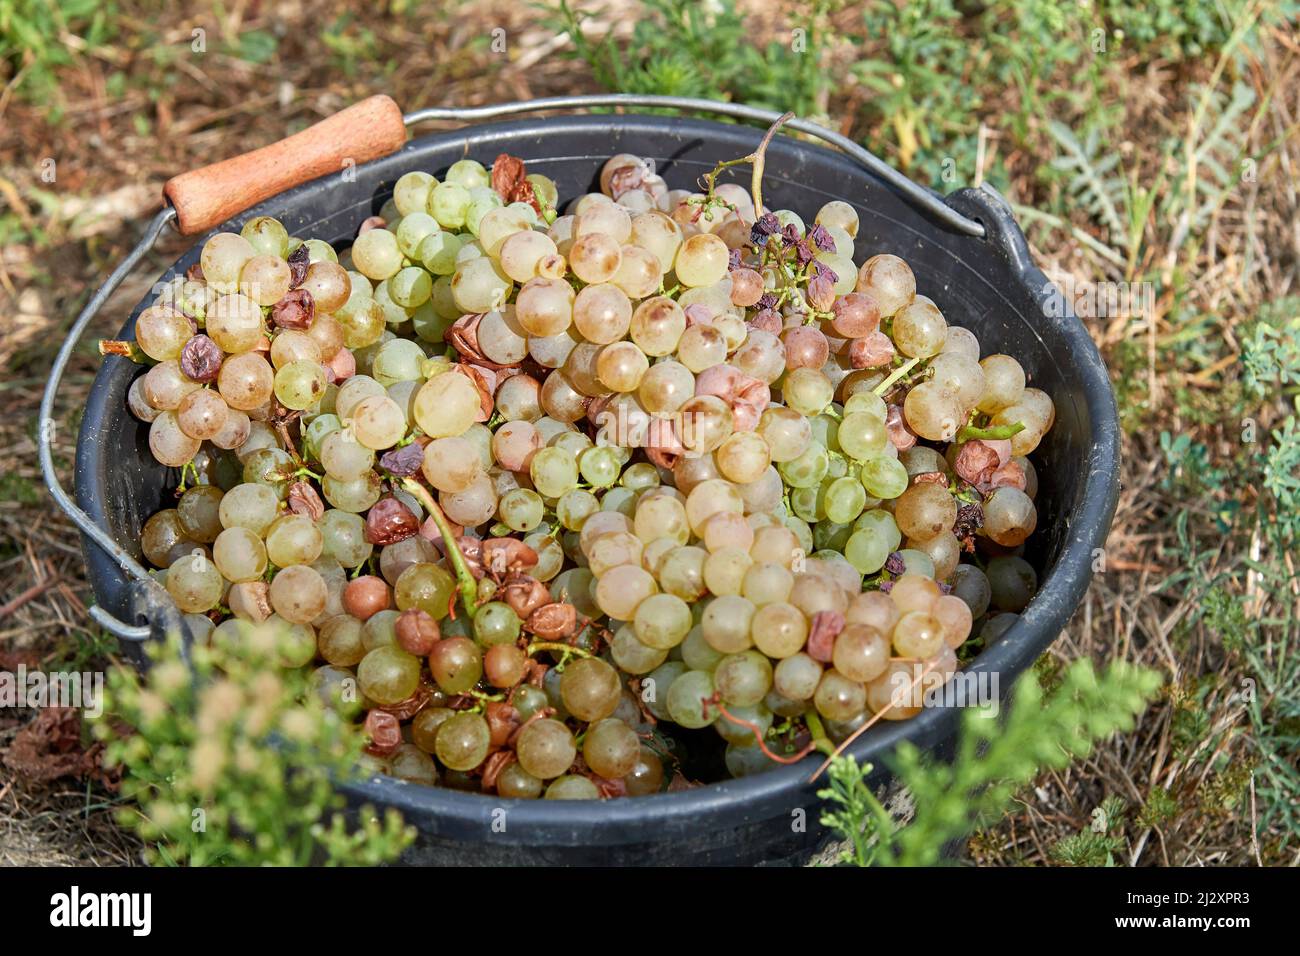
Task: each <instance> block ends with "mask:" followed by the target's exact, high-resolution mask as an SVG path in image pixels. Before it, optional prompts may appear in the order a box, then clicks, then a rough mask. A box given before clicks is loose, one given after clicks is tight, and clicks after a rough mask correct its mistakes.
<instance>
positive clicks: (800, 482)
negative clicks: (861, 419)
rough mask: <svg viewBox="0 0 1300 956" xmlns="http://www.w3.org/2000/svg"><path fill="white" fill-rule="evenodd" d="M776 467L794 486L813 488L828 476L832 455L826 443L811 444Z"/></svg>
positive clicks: (787, 481)
mask: <svg viewBox="0 0 1300 956" xmlns="http://www.w3.org/2000/svg"><path fill="white" fill-rule="evenodd" d="M776 468H777V471H779V472H780V473H781V477H782V478H784V479H785V482H786V484H788V485H790V486H791V487H792V488H812V487H815V486H816V485H818V484H820V483H821V480H822V479H823V478H824V477H826V472H827V470H828V469H829V468H830V455H829V453H828V452H827V450H826V447H825V446H824V445H819V444H809V445H808V446H807V447H806V448H805V449H804V450H803V452H802V453H801V454H800V455H798V456H797V457H795V458H792V459H790V460H789V461H783V462H780V463H779V464H778V465H777V466H776ZM868 490H870V489H868Z"/></svg>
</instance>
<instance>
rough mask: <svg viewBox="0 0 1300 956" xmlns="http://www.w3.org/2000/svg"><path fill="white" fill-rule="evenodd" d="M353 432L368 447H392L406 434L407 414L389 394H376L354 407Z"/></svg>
mask: <svg viewBox="0 0 1300 956" xmlns="http://www.w3.org/2000/svg"><path fill="white" fill-rule="evenodd" d="M352 432H353V434H354V435H356V438H357V441H359V442H360V443H361V444H362V445H365V446H366V447H367V448H373V449H375V450H376V451H377V450H379V449H382V448H392V447H393V446H394V445H396V444H397V443H398V442H399V441H401V440H402V438H404V437H405V435H406V415H405V414H404V413H403V412H402V409H401V407H400V406H398V404H397V403H396V402H395V401H393V400H392V399H391V398H389V397H388V396H387V395H374V396H371V397H370V398H366V399H363V400H362V401H361V402H360V403H358V404H357V406H356V407H355V408H353V409H352Z"/></svg>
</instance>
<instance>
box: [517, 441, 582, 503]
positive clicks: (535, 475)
mask: <svg viewBox="0 0 1300 956" xmlns="http://www.w3.org/2000/svg"><path fill="white" fill-rule="evenodd" d="M528 473H529V476H530V477H531V478H532V480H533V487H534V488H536V489H537V491H538V492H539V493H540V494H542V495H544V496H545V497H547V498H558V497H559V496H560V495H562V494H564V493H565V492H566V491H568V490H569V489H571V488H573V487H575V486H576V485H577V484H578V463H577V462H576V461H574V459H573V456H572V455H571V454H568V453H567V452H565V451H564V450H563V449H560V448H543V449H542V450H541V451H539V452H538V453H537V454H535V455H534V456H533V460H532V462H531V463H530V464H529V466H528Z"/></svg>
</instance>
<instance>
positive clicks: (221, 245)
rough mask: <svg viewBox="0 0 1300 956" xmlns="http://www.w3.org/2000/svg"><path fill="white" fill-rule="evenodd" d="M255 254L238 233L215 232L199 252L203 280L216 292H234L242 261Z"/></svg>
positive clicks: (237, 284)
mask: <svg viewBox="0 0 1300 956" xmlns="http://www.w3.org/2000/svg"><path fill="white" fill-rule="evenodd" d="M256 254H257V251H256V250H255V249H254V248H253V244H252V243H250V242H249V241H248V240H247V239H245V238H244V237H243V236H241V235H239V234H238V233H234V232H219V233H217V234H216V235H215V236H213V237H212V238H211V239H209V240H208V241H207V242H205V243H204V244H203V251H202V252H201V253H200V254H199V265H200V267H201V268H202V269H203V281H204V282H206V283H207V284H208V285H209V286H210V287H211V288H213V289H215V290H216V291H217V292H234V291H235V290H236V289H237V288H238V287H239V273H240V272H241V271H242V270H243V268H244V263H246V262H247V261H248V260H249V259H251V258H253V256H255V255H256Z"/></svg>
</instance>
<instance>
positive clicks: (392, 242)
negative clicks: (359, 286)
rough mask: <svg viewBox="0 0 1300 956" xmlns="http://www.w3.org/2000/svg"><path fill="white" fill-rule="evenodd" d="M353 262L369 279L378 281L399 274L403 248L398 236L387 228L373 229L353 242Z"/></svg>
mask: <svg viewBox="0 0 1300 956" xmlns="http://www.w3.org/2000/svg"><path fill="white" fill-rule="evenodd" d="M352 262H353V264H354V265H355V266H356V267H357V271H358V272H360V273H361V274H362V275H363V276H365V277H366V278H367V279H373V280H374V281H376V282H378V281H379V280H381V279H387V278H389V277H390V276H395V275H397V271H398V270H399V269H401V268H402V250H401V249H400V248H399V247H398V245H397V236H395V235H393V233H391V232H389V231H388V230H387V229H371V230H369V231H367V232H363V233H362V234H361V235H359V236H357V238H356V241H355V242H354V243H352Z"/></svg>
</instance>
